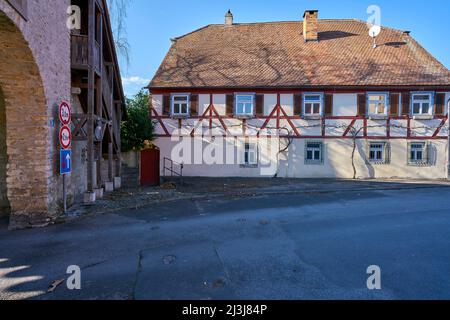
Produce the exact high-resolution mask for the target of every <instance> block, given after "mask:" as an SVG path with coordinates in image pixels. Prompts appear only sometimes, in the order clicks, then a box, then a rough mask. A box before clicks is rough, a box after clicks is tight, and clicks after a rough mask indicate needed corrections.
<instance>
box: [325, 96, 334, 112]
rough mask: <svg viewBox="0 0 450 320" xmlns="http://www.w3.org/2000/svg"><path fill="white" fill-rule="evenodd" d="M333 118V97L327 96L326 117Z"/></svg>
mask: <svg viewBox="0 0 450 320" xmlns="http://www.w3.org/2000/svg"><path fill="white" fill-rule="evenodd" d="M332 116H333V95H332V94H326V95H325V117H332Z"/></svg>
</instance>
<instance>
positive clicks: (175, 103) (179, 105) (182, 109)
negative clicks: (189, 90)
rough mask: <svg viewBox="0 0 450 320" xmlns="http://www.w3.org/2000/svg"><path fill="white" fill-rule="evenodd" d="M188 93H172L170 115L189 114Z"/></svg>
mask: <svg viewBox="0 0 450 320" xmlns="http://www.w3.org/2000/svg"><path fill="white" fill-rule="evenodd" d="M189 100H190V99H189V95H188V94H174V95H172V115H173V116H184V117H185V116H189V104H190V101H189Z"/></svg>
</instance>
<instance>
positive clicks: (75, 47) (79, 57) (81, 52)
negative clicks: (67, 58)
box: [71, 34, 102, 74]
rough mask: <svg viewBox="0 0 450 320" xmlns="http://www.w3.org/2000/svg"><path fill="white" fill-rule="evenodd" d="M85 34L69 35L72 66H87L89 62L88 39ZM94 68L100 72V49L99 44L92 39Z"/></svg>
mask: <svg viewBox="0 0 450 320" xmlns="http://www.w3.org/2000/svg"><path fill="white" fill-rule="evenodd" d="M88 39H89V38H88V36H87V35H80V34H72V37H71V60H72V66H74V67H78V68H87V67H88V64H89V41H88ZM93 50H94V69H95V71H97V72H98V73H99V74H100V73H101V72H102V63H101V61H102V57H101V54H102V51H101V50H100V44H99V43H98V42H97V41H94V48H93Z"/></svg>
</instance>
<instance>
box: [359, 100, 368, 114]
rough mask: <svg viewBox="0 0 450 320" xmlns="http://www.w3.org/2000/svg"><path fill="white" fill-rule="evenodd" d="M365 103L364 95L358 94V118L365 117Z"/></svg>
mask: <svg viewBox="0 0 450 320" xmlns="http://www.w3.org/2000/svg"><path fill="white" fill-rule="evenodd" d="M366 104H367V101H366V95H365V94H358V116H360V117H365V116H366V111H367V106H366Z"/></svg>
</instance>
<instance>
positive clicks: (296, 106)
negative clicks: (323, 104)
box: [294, 93, 303, 116]
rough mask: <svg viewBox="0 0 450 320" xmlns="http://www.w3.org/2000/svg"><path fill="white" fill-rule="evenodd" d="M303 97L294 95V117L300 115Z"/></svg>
mask: <svg viewBox="0 0 450 320" xmlns="http://www.w3.org/2000/svg"><path fill="white" fill-rule="evenodd" d="M302 106H303V95H302V94H300V93H298V94H295V95H294V115H295V116H301V115H302Z"/></svg>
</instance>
